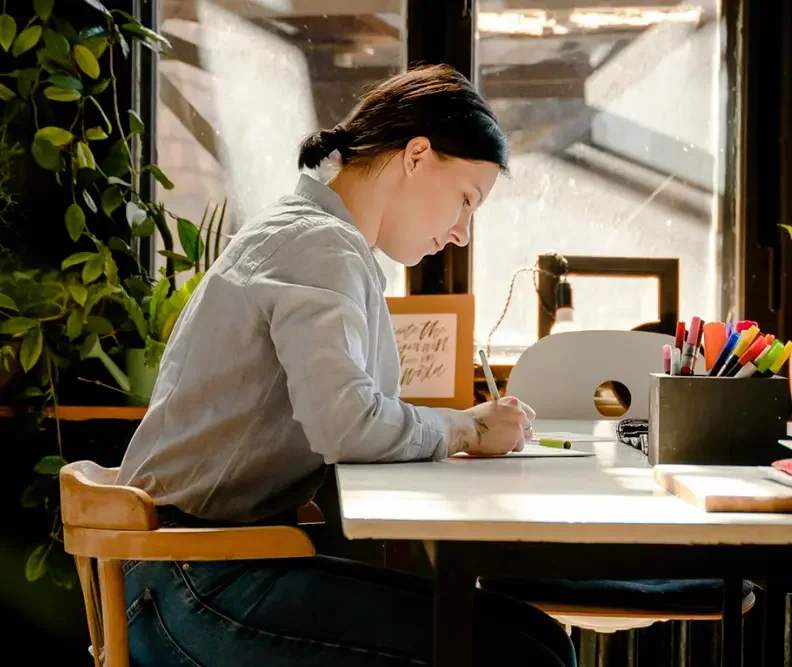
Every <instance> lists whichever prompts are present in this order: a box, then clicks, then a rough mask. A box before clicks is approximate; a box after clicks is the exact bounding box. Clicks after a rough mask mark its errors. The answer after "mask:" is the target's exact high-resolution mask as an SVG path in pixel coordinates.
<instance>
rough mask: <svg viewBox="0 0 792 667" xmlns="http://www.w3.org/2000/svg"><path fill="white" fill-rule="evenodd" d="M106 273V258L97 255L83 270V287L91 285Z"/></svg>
mask: <svg viewBox="0 0 792 667" xmlns="http://www.w3.org/2000/svg"><path fill="white" fill-rule="evenodd" d="M103 271H104V257H102V256H101V255H100V254H99V253H96V257H92V258H91V259H89V260H88V261H87V262H86V263H85V265H84V266H83V270H82V281H83V285H90V284H91V283H92V282H93V281H94V280H96V279H97V278H98V277H99V276H101V275H102V272H103Z"/></svg>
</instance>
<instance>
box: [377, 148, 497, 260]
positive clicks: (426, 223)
mask: <svg viewBox="0 0 792 667" xmlns="http://www.w3.org/2000/svg"><path fill="white" fill-rule="evenodd" d="M386 168H389V169H395V170H397V172H396V173H395V174H394V178H393V180H390V179H389V181H390V182H391V183H393V184H394V187H393V188H392V191H391V193H390V196H389V198H388V205H387V206H386V209H385V212H384V215H383V219H382V224H381V226H380V230H379V234H378V236H377V241H376V245H377V247H379V249H380V250H382V251H383V252H384V253H385V254H386V255H388V257H390V258H391V259H393V260H395V261H397V262H401V263H402V264H406V265H407V266H414V265H415V264H417V263H418V262H420V261H421V259H423V258H424V257H425V256H426V255H433V254H435V253H436V252H439V251H440V250H442V249H443V248H444V247H445V246H446V244H448V243H454V244H456V245H458V246H464V245H467V243H468V240H469V239H470V217H471V215H472V214H473V211H475V210H476V209H477V208H478V207H479V206H480V205H481V204H482V203H483V202H484V200H485V199H486V198H487V196H488V195H489V193H490V191H491V190H492V186H493V185H495V180H496V179H497V178H498V174H499V173H500V168H499V167H498V165H496V164H493V163H491V162H471V161H469V160H462V159H460V158H455V157H445V156H439V155H438V154H437V153H435V152H434V151H433V150H432V148H431V145H430V143H429V140H428V139H426V138H423V137H418V138H415V139H413V140H412V141H410V143H409V144H408V145H407V148H405V150H404V151H403V152H402V153H399V154H398V155H396V156H395V157H394V158H393V159H392V160H391V162H390V164H389V165H388V166H387V167H386Z"/></svg>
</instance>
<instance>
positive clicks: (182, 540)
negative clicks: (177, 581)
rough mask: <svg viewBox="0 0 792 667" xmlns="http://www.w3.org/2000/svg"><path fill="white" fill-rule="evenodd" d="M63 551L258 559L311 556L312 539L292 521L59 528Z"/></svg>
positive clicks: (130, 557)
mask: <svg viewBox="0 0 792 667" xmlns="http://www.w3.org/2000/svg"><path fill="white" fill-rule="evenodd" d="M63 541H64V546H65V548H66V552H67V553H70V554H72V555H74V556H87V557H90V558H102V559H110V560H116V559H118V560H164V561H170V560H257V559H266V558H305V557H309V556H315V555H316V549H314V546H313V544H312V543H311V540H310V539H309V538H308V536H307V535H306V534H305V533H304V532H303V531H302V530H300V529H299V528H294V527H291V526H255V527H245V528H158V529H156V530H102V529H96V528H80V527H78V526H69V525H66V526H64V527H63Z"/></svg>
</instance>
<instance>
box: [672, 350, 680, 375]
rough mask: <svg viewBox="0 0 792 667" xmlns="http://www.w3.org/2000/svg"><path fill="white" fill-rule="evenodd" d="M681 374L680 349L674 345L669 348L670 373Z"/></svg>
mask: <svg viewBox="0 0 792 667" xmlns="http://www.w3.org/2000/svg"><path fill="white" fill-rule="evenodd" d="M681 374H682V351H681V350H680V349H679V348H678V347H675V348H674V349H673V350H671V375H681Z"/></svg>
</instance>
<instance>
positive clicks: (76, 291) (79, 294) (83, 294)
mask: <svg viewBox="0 0 792 667" xmlns="http://www.w3.org/2000/svg"><path fill="white" fill-rule="evenodd" d="M69 294H71V295H72V298H73V299H74V300H75V301H76V302H77V303H79V304H80V305H81V306H84V305H85V300H86V299H87V298H88V290H87V289H86V288H85V287H83V286H82V285H69Z"/></svg>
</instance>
